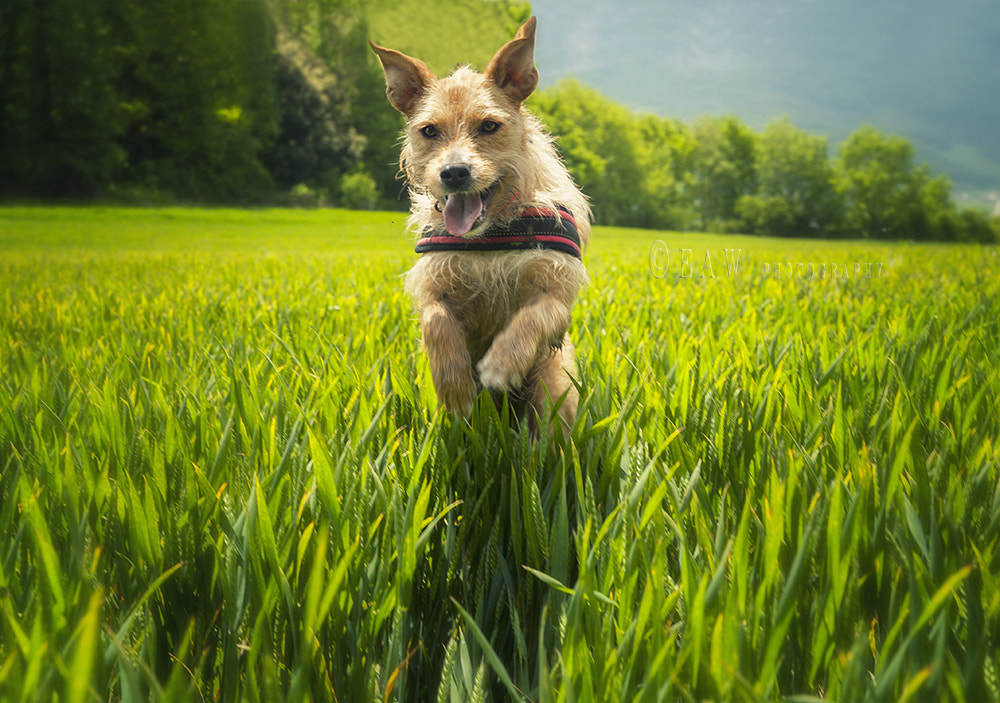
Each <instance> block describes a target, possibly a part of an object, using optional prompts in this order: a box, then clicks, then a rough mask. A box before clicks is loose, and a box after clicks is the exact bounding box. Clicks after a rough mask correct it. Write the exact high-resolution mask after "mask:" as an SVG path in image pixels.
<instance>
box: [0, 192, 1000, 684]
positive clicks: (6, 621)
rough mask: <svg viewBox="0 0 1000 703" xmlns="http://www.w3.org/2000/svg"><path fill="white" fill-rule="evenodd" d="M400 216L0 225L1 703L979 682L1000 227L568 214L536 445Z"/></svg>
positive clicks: (996, 627) (992, 511)
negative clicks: (491, 383) (930, 239)
mask: <svg viewBox="0 0 1000 703" xmlns="http://www.w3.org/2000/svg"><path fill="white" fill-rule="evenodd" d="M402 229H403V217H402V216H401V215H399V214H385V213H374V214H361V213H348V212H340V211H245V210H242V211H236V210H187V209H167V210H141V209H136V210H126V209H106V210H102V209H98V208H57V209H46V208H12V207H7V208H2V209H0V282H2V286H0V334H2V342H0V368H2V370H3V371H2V377H0V700H3V701H8V700H9V701H34V700H46V701H47V700H60V701H74V702H75V701H81V702H82V701H107V700H122V701H149V700H155V701H163V700H176V701H192V700H196V701H197V700H200V701H215V700H222V701H237V700H249V701H256V700H260V701H268V702H270V701H283V700H289V701H307V700H315V701H328V700H329V701H368V700H398V701H428V700H431V701H433V700H442V701H475V700H531V701H564V700H565V701H597V702H604V701H647V700H648V701H656V700H663V701H695V700H706V699H707V700H725V701H772V700H782V699H786V700H795V701H804V700H814V699H828V700H835V701H863V700H871V701H903V700H913V701H943V700H955V701H958V700H966V701H975V702H978V701H988V700H998V699H1000V447H998V444H997V439H998V437H1000V410H998V401H997V399H998V397H1000V371H998V363H997V362H998V356H997V349H998V348H1000V327H998V320H1000V275H998V268H1000V254H998V249H997V248H995V247H994V248H984V247H958V246H954V247H946V246H940V247H930V246H908V245H892V244H881V245H869V244H865V243H850V242H848V243H845V242H841V243H824V242H818V241H810V242H800V241H779V240H767V239H760V238H739V237H714V236H708V235H682V234H674V233H655V232H643V231H637V230H631V231H625V230H614V229H609V228H601V227H598V228H596V229H595V233H594V243H593V246H592V247H591V249H590V250H589V251H588V252H587V254H586V255H585V261H586V263H587V265H588V266H589V268H590V269H591V274H592V281H591V285H590V286H589V288H587V290H586V291H585V292H584V293H583V295H582V297H581V299H580V300H579V301H578V303H577V306H576V308H575V311H574V318H573V327H572V329H571V334H572V335H573V337H574V339H575V340H576V342H577V345H578V348H579V366H580V379H579V380H580V384H581V386H582V388H581V396H582V400H581V405H580V407H581V411H580V414H579V417H578V421H577V423H576V426H575V427H574V428H573V431H572V436H571V437H570V438H568V439H562V438H548V437H543V438H542V439H541V440H539V441H532V440H531V439H530V438H529V437H528V436H527V435H526V434H524V433H518V432H516V431H514V430H512V429H511V428H510V427H509V425H508V423H507V422H505V419H504V418H501V417H498V416H497V413H496V411H495V410H494V409H493V406H492V404H491V403H489V402H485V403H483V404H481V405H480V406H479V407H478V408H477V410H476V413H475V414H474V416H473V418H472V420H471V422H470V423H466V422H463V421H456V420H454V419H453V418H452V417H450V416H448V415H446V414H444V413H442V412H439V411H438V410H437V408H436V401H435V398H434V395H433V389H432V387H431V383H430V377H429V372H428V370H427V364H426V362H425V360H424V358H423V357H422V355H421V353H420V349H419V340H418V334H417V329H416V325H415V321H414V315H413V312H412V310H411V308H410V303H409V301H408V300H407V298H406V297H405V295H404V294H403V292H402V283H401V280H400V275H401V274H402V273H403V272H404V271H405V270H406V269H407V267H408V266H409V264H410V263H411V262H412V261H413V258H414V256H415V255H414V254H412V253H411V248H410V243H409V241H408V240H407V239H406V237H405V236H404V235H403V232H402ZM685 249H687V250H689V251H684V250H685ZM727 249H729V250H733V251H732V252H731V253H730V254H729V259H730V262H731V263H735V253H736V252H735V250H737V249H738V250H739V269H738V271H736V270H731V269H730V270H727V266H726V260H727V254H726V250H727ZM777 264H782V265H781V266H780V267H779V266H777ZM799 264H801V266H800V265H799ZM834 264H836V266H837V268H836V271H834V269H833V265H834ZM855 264H857V267H856V266H855ZM866 264H872V266H871V268H868V267H866V266H865V265H866ZM709 265H710V266H711V269H709V268H707V267H708V266H709ZM879 265H880V266H881V268H879ZM844 271H847V272H848V273H849V274H850V275H849V276H848V277H845V276H844V275H843V272H844ZM868 271H871V277H868V275H867V272H868ZM706 274H714V277H712V276H711V275H706ZM821 274H822V275H821ZM856 274H857V275H856Z"/></svg>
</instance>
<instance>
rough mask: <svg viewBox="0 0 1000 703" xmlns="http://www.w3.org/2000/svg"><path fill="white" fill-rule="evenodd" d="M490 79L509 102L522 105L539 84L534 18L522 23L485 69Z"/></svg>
mask: <svg viewBox="0 0 1000 703" xmlns="http://www.w3.org/2000/svg"><path fill="white" fill-rule="evenodd" d="M486 77H487V78H490V79H491V80H492V81H493V82H494V83H496V84H497V86H498V87H499V88H500V90H502V91H503V92H504V93H506V94H507V96H508V97H510V99H511V100H513V101H514V102H516V103H517V104H521V103H522V102H524V100H525V99H526V98H527V97H528V96H529V95H531V94H532V92H534V90H535V87H536V86H537V85H538V69H537V68H535V18H534V17H532V18H531V19H529V20H528V21H527V22H525V23H524V26H522V27H521V28H520V29H519V30H517V34H516V35H514V38H513V39H512V40H511V41H509V42H507V43H506V44H504V45H503V46H502V47H500V49H499V50H498V51H497V53H496V54H494V56H493V58H492V59H490V63H489V65H487V66H486Z"/></svg>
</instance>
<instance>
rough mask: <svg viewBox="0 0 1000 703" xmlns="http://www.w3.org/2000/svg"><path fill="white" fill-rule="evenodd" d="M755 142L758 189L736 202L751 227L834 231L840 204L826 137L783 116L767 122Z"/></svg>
mask: <svg viewBox="0 0 1000 703" xmlns="http://www.w3.org/2000/svg"><path fill="white" fill-rule="evenodd" d="M756 146H757V150H756V173H757V190H756V192H755V193H753V194H752V195H744V196H742V197H741V198H740V199H739V201H737V205H736V210H737V214H738V215H739V216H740V218H741V219H742V220H743V222H744V223H745V225H746V227H747V228H748V229H749V230H750V231H752V232H755V233H758V234H766V235H772V236H779V237H795V236H797V237H804V236H817V235H819V234H823V233H827V232H830V231H831V230H833V229H834V228H835V227H836V224H837V220H838V216H839V212H840V207H839V202H838V198H837V194H836V191H835V190H834V187H833V169H832V167H831V165H830V159H829V156H828V153H827V141H826V137H823V136H819V135H810V134H808V133H807V132H805V131H803V130H801V129H799V128H798V127H795V126H794V125H792V124H791V123H790V122H789V121H788V118H787V117H784V118H782V119H780V120H773V121H771V122H769V123H768V125H767V127H765V129H764V132H763V133H762V134H761V136H760V139H759V140H758V141H757V145H756Z"/></svg>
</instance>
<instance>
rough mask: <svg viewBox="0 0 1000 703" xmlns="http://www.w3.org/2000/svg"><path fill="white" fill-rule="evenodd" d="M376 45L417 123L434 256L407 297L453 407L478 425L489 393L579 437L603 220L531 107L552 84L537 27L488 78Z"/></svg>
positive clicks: (528, 26)
mask: <svg viewBox="0 0 1000 703" xmlns="http://www.w3.org/2000/svg"><path fill="white" fill-rule="evenodd" d="M371 46H372V49H373V50H374V51H375V53H376V55H377V56H378V58H379V60H380V61H381V64H382V69H383V72H384V73H385V82H386V94H387V96H388V98H389V102H390V103H391V104H392V106H393V107H395V108H396V109H397V110H399V111H400V112H401V113H403V115H404V116H405V117H406V124H405V127H404V139H403V148H402V153H401V155H400V166H401V167H402V169H403V172H404V173H405V174H406V178H407V181H408V184H409V191H410V201H411V215H410V219H409V226H410V228H411V229H412V230H414V231H415V232H416V233H417V236H418V242H417V247H416V251H417V252H418V253H420V254H421V257H420V259H419V260H418V261H417V263H416V265H415V266H414V267H413V268H412V269H411V270H410V272H409V273H408V274H407V277H406V290H407V292H408V293H409V294H410V296H411V297H412V298H413V300H414V302H415V304H416V308H417V311H418V320H419V324H420V331H421V335H422V337H423V346H424V350H425V352H426V354H427V357H428V361H429V364H430V370H431V376H432V378H433V380H434V389H435V391H436V393H437V397H438V400H439V402H441V403H442V404H443V405H444V406H445V407H446V408H447V409H448V410H449V411H451V412H453V413H455V414H456V415H459V416H463V417H468V416H469V415H470V414H471V412H472V407H473V402H474V400H475V398H476V395H477V393H478V391H479V390H480V389H481V388H485V389H487V390H489V391H490V393H491V395H492V396H493V399H494V400H495V401H496V402H497V403H498V404H499V403H501V402H503V399H504V398H506V400H507V402H509V403H510V405H511V407H512V409H513V411H514V413H515V414H516V416H517V417H519V418H527V420H528V421H529V422H530V423H531V426H532V427H533V428H535V429H537V428H538V424H537V423H538V422H539V421H545V420H546V419H547V415H546V411H545V404H546V403H547V402H548V403H551V404H552V405H553V406H558V417H559V418H560V420H561V422H562V424H563V428H564V430H563V431H565V429H566V428H568V427H570V426H571V425H572V423H573V419H574V417H575V416H576V410H577V404H578V400H579V398H578V392H577V387H576V385H575V384H574V382H573V380H572V377H573V376H574V375H575V373H576V370H575V365H574V349H573V345H572V343H571V342H570V339H569V336H568V334H567V329H568V328H569V325H570V308H571V307H572V305H573V301H574V299H575V298H576V296H577V293H578V291H579V290H580V287H581V286H582V285H583V284H584V283H585V282H586V280H587V273H586V269H585V268H584V266H583V263H582V260H581V253H582V248H583V247H585V246H586V245H587V243H588V241H589V239H590V221H591V212H590V207H589V205H588V204H587V200H586V198H585V197H584V195H583V194H582V193H581V192H580V190H579V188H577V186H576V185H575V184H574V182H573V179H572V177H571V176H570V174H569V172H568V171H567V170H566V167H565V165H564V164H563V162H562V160H561V159H560V158H559V155H558V153H557V152H556V149H555V147H554V145H553V140H552V138H551V137H550V136H549V135H548V134H547V133H546V132H545V130H544V129H543V127H542V126H541V123H540V122H539V121H538V120H537V119H536V118H535V117H533V116H532V115H531V114H530V113H529V112H528V111H527V110H526V109H525V108H524V106H523V103H524V101H525V99H526V98H527V97H528V96H529V95H531V93H532V92H533V91H534V89H535V87H536V86H537V85H538V71H537V69H536V68H535V63H534V47H535V18H534V17H532V18H531V19H529V20H528V21H527V22H526V23H525V24H524V26H522V27H521V28H520V29H519V30H518V32H517V34H516V35H515V37H514V39H513V40H512V41H510V42H509V43H507V44H505V45H504V46H503V47H501V48H500V49H499V50H498V51H497V52H496V54H495V55H494V56H493V58H492V59H491V60H490V62H489V64H488V65H487V66H486V69H485V71H484V72H482V73H478V72H476V71H474V70H472V69H471V68H470V67H469V66H461V67H459V68H457V69H456V70H455V71H454V72H453V73H451V74H450V75H448V76H446V77H445V78H440V79H439V78H437V77H436V76H435V75H434V74H433V73H432V72H431V71H430V69H428V67H427V65H426V64H424V62H422V61H420V60H419V59H415V58H411V57H409V56H406V55H405V54H402V53H400V52H398V51H393V50H391V49H386V48H383V47H381V46H378V45H377V44H375V43H374V42H372V44H371ZM498 407H499V405H498Z"/></svg>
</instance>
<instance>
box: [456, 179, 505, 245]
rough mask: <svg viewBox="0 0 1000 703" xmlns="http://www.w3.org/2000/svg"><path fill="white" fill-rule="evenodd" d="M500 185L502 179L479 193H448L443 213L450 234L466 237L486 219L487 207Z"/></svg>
mask: <svg viewBox="0 0 1000 703" xmlns="http://www.w3.org/2000/svg"><path fill="white" fill-rule="evenodd" d="M498 185H500V181H497V182H496V183H494V184H493V185H491V186H490V187H489V188H487V189H486V190H481V191H479V192H477V193H452V194H451V195H446V196H445V199H444V210H442V214H443V215H444V228H445V229H446V230H448V234H450V235H452V236H455V237H464V236H465V235H466V234H468V233H469V232H471V231H472V229H473V228H474V227H475V226H476V225H477V224H478V223H479V222H480V220H482V219H484V217H485V215H486V208H488V207H489V205H490V201H491V200H493V194H494V193H496V190H497V186H498Z"/></svg>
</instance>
